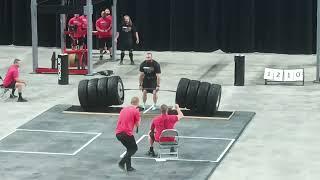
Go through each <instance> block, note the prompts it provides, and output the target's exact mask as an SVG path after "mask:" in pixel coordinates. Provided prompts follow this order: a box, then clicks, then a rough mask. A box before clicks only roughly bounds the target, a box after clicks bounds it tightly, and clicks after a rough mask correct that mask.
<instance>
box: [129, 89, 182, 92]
mask: <svg viewBox="0 0 320 180" xmlns="http://www.w3.org/2000/svg"><path fill="white" fill-rule="evenodd" d="M124 90H125V91H141V89H139V88H128V89H124ZM142 90H156V89H154V88H143V89H142ZM159 91H164V92H174V93H175V92H177V91H175V90H169V89H159Z"/></svg>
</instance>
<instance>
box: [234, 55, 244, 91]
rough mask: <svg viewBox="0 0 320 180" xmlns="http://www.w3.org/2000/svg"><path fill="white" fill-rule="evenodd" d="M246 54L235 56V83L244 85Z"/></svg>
mask: <svg viewBox="0 0 320 180" xmlns="http://www.w3.org/2000/svg"><path fill="white" fill-rule="evenodd" d="M244 74H245V56H244V55H236V56H234V85H235V86H244Z"/></svg>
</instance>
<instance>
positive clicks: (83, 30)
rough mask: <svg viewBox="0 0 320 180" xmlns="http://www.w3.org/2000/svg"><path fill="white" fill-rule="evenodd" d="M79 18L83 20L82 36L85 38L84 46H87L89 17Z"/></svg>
mask: <svg viewBox="0 0 320 180" xmlns="http://www.w3.org/2000/svg"><path fill="white" fill-rule="evenodd" d="M79 18H80V19H81V34H82V37H83V44H87V29H88V28H87V26H88V22H87V15H82V16H80V17H79Z"/></svg>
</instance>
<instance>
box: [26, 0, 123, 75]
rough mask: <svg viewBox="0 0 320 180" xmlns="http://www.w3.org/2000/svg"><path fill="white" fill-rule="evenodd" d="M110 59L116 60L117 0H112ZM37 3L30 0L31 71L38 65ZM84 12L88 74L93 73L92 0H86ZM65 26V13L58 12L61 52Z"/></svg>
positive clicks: (63, 3)
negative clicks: (86, 23)
mask: <svg viewBox="0 0 320 180" xmlns="http://www.w3.org/2000/svg"><path fill="white" fill-rule="evenodd" d="M66 1H67V0H61V5H62V6H64V5H65V4H66ZM112 1H113V4H112V54H113V56H112V60H113V61H115V60H116V56H115V54H116V51H117V49H116V48H117V46H116V43H115V41H114V40H115V35H116V33H117V0H112ZM37 7H38V4H37V0H31V4H30V8H31V33H32V59H33V61H32V62H33V72H34V73H35V72H36V69H37V68H38V66H39V63H38V60H39V59H38V10H37ZM83 9H84V14H85V15H87V22H88V27H87V48H88V75H92V74H93V62H92V14H93V5H92V0H86V6H84V7H83ZM65 27H66V14H60V37H61V53H63V50H64V48H65V47H66V44H65V34H64V30H65Z"/></svg>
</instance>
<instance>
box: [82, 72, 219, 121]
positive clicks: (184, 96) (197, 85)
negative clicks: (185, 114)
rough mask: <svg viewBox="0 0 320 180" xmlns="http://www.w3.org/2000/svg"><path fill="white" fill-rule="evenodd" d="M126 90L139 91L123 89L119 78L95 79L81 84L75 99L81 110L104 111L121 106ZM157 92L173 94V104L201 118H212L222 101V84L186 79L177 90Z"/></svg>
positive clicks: (181, 81) (180, 82) (182, 79)
mask: <svg viewBox="0 0 320 180" xmlns="http://www.w3.org/2000/svg"><path fill="white" fill-rule="evenodd" d="M126 90H140V89H125V88H124V86H123V83H122V80H121V78H120V77H119V76H110V77H103V78H100V79H97V78H94V79H91V80H82V81H80V83H79V86H78V97H79V101H80V104H81V107H82V108H83V109H84V110H86V109H88V108H103V107H108V106H112V105H122V104H123V102H124V96H125V94H124V91H126ZM159 91H166V92H175V93H176V97H175V101H176V103H177V104H179V106H180V107H181V108H185V107H186V108H187V109H189V110H190V111H192V112H194V113H197V114H201V115H208V116H212V115H214V114H216V112H217V111H218V108H219V105H220V100H221V85H219V84H211V83H208V82H200V81H197V80H189V79H186V78H181V79H180V81H179V83H178V87H177V90H176V91H174V90H161V89H160V90H159Z"/></svg>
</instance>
